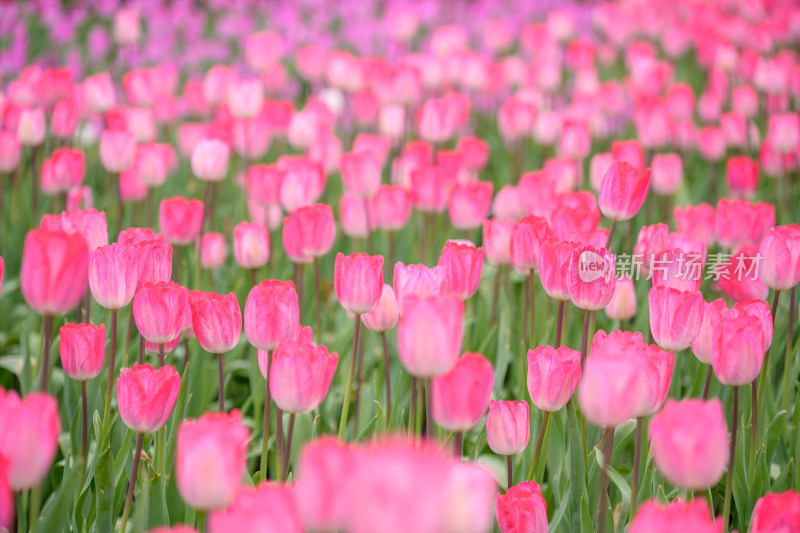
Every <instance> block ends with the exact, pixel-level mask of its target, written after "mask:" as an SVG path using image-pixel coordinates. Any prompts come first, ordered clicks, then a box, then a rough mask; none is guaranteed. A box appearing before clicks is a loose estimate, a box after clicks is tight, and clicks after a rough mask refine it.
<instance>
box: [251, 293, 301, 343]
mask: <svg viewBox="0 0 800 533" xmlns="http://www.w3.org/2000/svg"><path fill="white" fill-rule="evenodd" d="M299 324H300V317H299V311H298V303H297V292H295V289H294V283H292V282H291V281H277V280H264V281H262V282H261V283H259V284H258V285H256V286H255V287H253V288H252V289H251V290H250V294H249V295H248V296H247V303H246V304H245V306H244V332H245V335H246V336H247V340H248V341H250V344H252V345H253V346H255V347H256V348H258V349H260V350H266V351H273V350H275V349H276V348H277V347H278V345H279V344H280V342H281V341H282V340H284V339H288V338H291V337H292V336H293V335H294V334H295V332H297V330H298V329H299Z"/></svg>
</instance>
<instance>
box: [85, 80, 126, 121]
mask: <svg viewBox="0 0 800 533" xmlns="http://www.w3.org/2000/svg"><path fill="white" fill-rule="evenodd" d="M82 85H83V95H84V99H85V101H86V106H87V107H88V108H89V109H90V110H91V111H93V112H95V113H103V112H105V111H108V110H109V109H111V108H113V107H114V106H115V105H117V99H116V93H115V91H114V81H113V80H112V79H111V74H110V73H108V72H100V73H98V74H93V75H91V76H87V77H86V79H85V80H83V84H82Z"/></svg>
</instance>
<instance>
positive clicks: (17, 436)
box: [0, 389, 61, 491]
mask: <svg viewBox="0 0 800 533" xmlns="http://www.w3.org/2000/svg"><path fill="white" fill-rule="evenodd" d="M0 427H3V428H6V429H5V430H4V431H3V438H2V439H0V456H2V458H3V459H4V460H5V461H7V464H6V468H5V474H6V477H7V479H8V484H9V485H10V486H11V488H12V489H13V490H15V491H22V490H27V489H32V488H34V487H36V486H38V485H39V484H40V483H41V482H42V480H43V479H44V477H45V476H46V475H47V472H48V471H49V470H50V466H51V465H52V464H53V459H54V458H55V456H56V452H57V451H58V436H59V434H60V433H61V423H60V422H59V418H58V405H57V403H56V400H55V398H53V397H51V396H48V395H46V394H39V393H30V394H28V395H27V396H25V398H24V399H20V397H19V395H18V394H17V392H16V391H13V390H12V391H5V390H3V389H0ZM10 428H13V431H12V430H11V429H10Z"/></svg>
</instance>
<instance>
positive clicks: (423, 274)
mask: <svg viewBox="0 0 800 533" xmlns="http://www.w3.org/2000/svg"><path fill="white" fill-rule="evenodd" d="M444 274H445V271H444V269H443V268H441V267H438V266H436V267H433V268H429V267H426V266H425V265H407V266H406V265H404V264H403V263H402V261H398V262H397V263H395V265H394V280H393V281H392V285H393V286H394V288H395V296H396V298H397V309H398V311H399V312H400V313H401V314H402V313H403V301H404V300H405V299H406V297H408V296H412V295H413V296H419V297H427V296H439V295H441V294H442V284H443V283H444Z"/></svg>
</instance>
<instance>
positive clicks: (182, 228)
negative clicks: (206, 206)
mask: <svg viewBox="0 0 800 533" xmlns="http://www.w3.org/2000/svg"><path fill="white" fill-rule="evenodd" d="M158 227H159V229H160V230H161V231H162V232H163V233H164V235H166V237H167V239H168V240H169V241H170V242H171V243H172V244H175V245H177V246H186V245H188V244H191V243H192V242H194V240H195V239H197V237H198V236H199V235H200V231H201V230H202V228H203V202H201V201H200V200H189V199H188V198H184V197H183V196H174V197H172V198H165V199H163V200H161V203H160V204H159V206H158Z"/></svg>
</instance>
